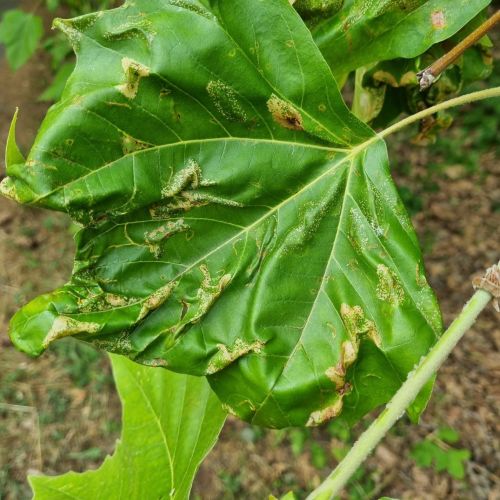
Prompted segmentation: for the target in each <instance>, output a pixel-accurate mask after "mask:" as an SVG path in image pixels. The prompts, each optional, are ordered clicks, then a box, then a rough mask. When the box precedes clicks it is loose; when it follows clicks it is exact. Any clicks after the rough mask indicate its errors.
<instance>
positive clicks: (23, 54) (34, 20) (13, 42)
mask: <svg viewBox="0 0 500 500" xmlns="http://www.w3.org/2000/svg"><path fill="white" fill-rule="evenodd" d="M42 35H43V25H42V20H41V19H40V17H38V16H35V15H33V14H30V13H26V12H23V11H21V10H17V9H13V10H8V11H7V12H5V14H4V15H3V17H2V20H1V22H0V43H3V44H5V47H6V53H7V60H8V62H9V64H10V65H11V67H12V68H13V69H19V68H20V67H21V66H22V65H23V64H24V63H25V62H26V61H27V60H28V59H29V58H30V57H31V56H32V55H33V54H34V52H35V50H36V48H37V47H38V44H39V43H40V40H41V38H42Z"/></svg>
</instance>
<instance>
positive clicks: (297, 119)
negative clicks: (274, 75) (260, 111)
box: [267, 94, 304, 130]
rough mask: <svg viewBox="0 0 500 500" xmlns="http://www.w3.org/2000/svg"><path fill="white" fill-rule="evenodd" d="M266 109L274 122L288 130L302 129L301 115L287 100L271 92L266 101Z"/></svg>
mask: <svg viewBox="0 0 500 500" xmlns="http://www.w3.org/2000/svg"><path fill="white" fill-rule="evenodd" d="M267 109H268V110H269V112H270V113H271V114H272V115H273V119H274V121H275V122H276V123H278V124H279V125H281V126H282V127H285V128H288V129H290V130H304V125H303V121H302V115H301V114H300V113H299V111H297V110H296V109H295V108H294V107H293V106H292V105H291V104H290V103H289V102H287V101H284V100H283V99H280V98H279V97H278V96H277V95H275V94H273V95H271V97H270V98H269V100H268V101H267Z"/></svg>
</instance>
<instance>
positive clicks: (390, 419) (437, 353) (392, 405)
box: [307, 266, 498, 500]
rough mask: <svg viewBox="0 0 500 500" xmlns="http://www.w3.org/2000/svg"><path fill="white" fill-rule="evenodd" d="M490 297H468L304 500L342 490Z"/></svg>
mask: <svg viewBox="0 0 500 500" xmlns="http://www.w3.org/2000/svg"><path fill="white" fill-rule="evenodd" d="M491 270H496V272H497V273H498V266H493V268H490V270H488V272H490V271H491ZM492 298H493V297H492V294H490V293H489V292H487V291H485V290H483V289H480V290H478V291H477V292H476V293H475V294H474V295H473V296H472V298H471V300H470V301H469V302H468V303H467V304H466V305H465V307H464V308H463V310H462V312H461V313H460V314H459V316H458V317H457V318H456V319H455V320H454V321H453V323H452V324H451V325H450V327H449V328H448V330H447V331H446V332H445V333H444V334H443V336H442V337H441V338H440V339H439V340H438V341H437V342H436V344H435V345H434V347H433V348H432V349H431V350H430V352H429V354H427V356H425V357H424V358H423V359H422V360H421V362H420V364H419V365H418V366H417V367H416V368H415V370H414V371H413V372H411V373H410V375H409V376H408V378H407V379H406V381H405V382H404V383H403V385H402V386H401V387H400V389H399V390H398V392H397V393H396V394H395V395H394V397H393V398H392V400H391V401H390V402H389V403H388V404H387V406H386V408H385V410H384V411H383V412H382V413H381V414H380V415H379V416H378V417H377V419H376V420H375V421H374V422H373V423H372V424H371V425H370V427H369V428H368V429H367V430H366V431H365V432H364V433H363V434H362V435H361V437H360V438H359V440H358V441H357V442H356V443H355V444H354V446H353V447H352V448H351V449H350V450H349V453H348V454H347V455H346V456H345V458H344V459H343V460H342V462H340V464H339V465H338V466H337V468H336V469H335V470H334V471H333V472H332V473H331V474H330V475H329V476H328V477H327V478H326V479H325V481H324V482H323V483H322V484H321V485H320V486H319V487H318V488H316V489H315V490H314V491H313V492H312V493H311V494H310V495H309V496H308V497H307V500H326V499H330V498H333V496H334V495H336V494H338V493H339V492H340V491H341V490H342V488H343V487H344V486H345V485H346V483H347V482H348V481H349V479H350V478H351V476H352V475H353V474H354V473H355V472H356V470H357V469H358V467H359V466H360V465H361V464H362V463H363V462H364V460H365V459H366V458H367V457H368V455H369V454H370V453H371V452H372V451H373V449H374V448H375V447H376V446H377V444H378V443H379V442H380V441H381V440H382V438H383V437H384V436H385V435H386V434H387V432H388V431H389V429H390V428H391V427H392V426H393V425H394V424H395V423H396V422H397V420H399V418H401V416H402V415H403V414H404V412H405V410H406V409H407V408H408V406H409V405H410V404H411V403H412V401H413V400H414V399H415V398H416V396H417V395H418V393H419V392H420V390H421V389H422V387H423V386H424V385H425V384H426V382H428V380H429V379H430V378H431V377H432V376H433V375H434V374H435V373H436V372H437V370H438V369H439V367H440V366H441V365H442V364H443V362H444V361H445V360H446V358H447V357H448V356H449V354H450V353H451V351H452V350H453V349H454V348H455V346H456V345H457V343H458V342H459V340H460V339H461V338H462V337H463V336H464V334H465V333H466V332H467V331H468V330H469V329H470V328H471V326H472V325H473V324H474V322H475V320H476V318H477V317H478V315H479V314H480V313H481V311H482V310H483V309H484V308H485V307H486V306H487V305H488V303H489V302H490V301H491V300H492Z"/></svg>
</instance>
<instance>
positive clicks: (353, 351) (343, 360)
mask: <svg viewBox="0 0 500 500" xmlns="http://www.w3.org/2000/svg"><path fill="white" fill-rule="evenodd" d="M358 351H359V339H354V340H353V341H351V340H346V341H344V342H342V346H341V351H340V359H339V362H338V363H337V365H336V366H332V367H330V368H328V369H327V370H326V372H325V375H326V376H327V377H328V378H329V379H330V380H331V381H332V382H333V383H334V384H335V388H336V389H337V390H338V391H340V390H341V389H343V388H344V387H345V376H346V373H347V369H348V368H349V367H350V366H351V365H352V364H353V363H354V361H356V359H357V357H358Z"/></svg>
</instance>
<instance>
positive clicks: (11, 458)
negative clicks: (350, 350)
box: [0, 57, 500, 500]
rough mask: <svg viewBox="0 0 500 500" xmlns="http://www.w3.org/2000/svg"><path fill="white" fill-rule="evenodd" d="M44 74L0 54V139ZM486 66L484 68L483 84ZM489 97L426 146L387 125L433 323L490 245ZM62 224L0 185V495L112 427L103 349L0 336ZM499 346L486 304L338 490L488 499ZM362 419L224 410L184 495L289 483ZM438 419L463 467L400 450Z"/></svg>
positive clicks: (458, 302) (493, 198) (22, 491)
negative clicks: (455, 471) (418, 398)
mask: <svg viewBox="0 0 500 500" xmlns="http://www.w3.org/2000/svg"><path fill="white" fill-rule="evenodd" d="M497 70H498V68H497ZM49 78H50V74H49V73H48V71H47V64H46V61H45V60H44V58H43V57H41V58H38V59H36V60H35V61H34V62H32V63H30V64H29V65H27V66H25V67H24V68H22V69H21V70H20V71H18V72H17V73H16V74H12V73H11V72H10V70H9V69H8V68H7V66H6V63H5V61H1V62H0V81H1V82H2V92H1V93H0V150H3V147H4V140H5V137H6V135H7V130H8V126H9V122H10V119H11V117H12V115H13V112H14V110H15V107H16V106H19V107H20V110H21V114H20V120H19V123H18V132H19V133H18V139H19V143H20V145H21V147H22V148H23V149H24V150H27V149H28V148H29V145H30V144H31V141H32V139H33V137H34V134H35V132H36V129H37V127H38V125H39V123H40V121H41V119H42V118H43V115H44V113H45V111H46V105H45V104H41V103H38V102H37V96H38V95H39V94H40V93H41V92H42V90H43V89H44V87H45V86H46V84H47V82H48V81H49ZM499 79H500V74H499V72H498V71H497V72H496V76H495V77H494V80H496V82H495V83H496V84H498V80H499ZM499 110H500V108H499V106H498V105H493V104H481V105H476V106H475V107H472V108H466V109H463V110H462V111H461V112H460V113H459V115H458V117H457V120H456V123H455V125H454V126H453V127H452V129H451V130H450V131H448V132H446V133H444V134H443V135H442V137H441V138H440V140H439V143H438V145H437V146H435V147H431V148H418V147H415V146H412V145H411V144H410V141H409V135H399V136H398V137H394V138H391V143H390V156H391V162H392V165H393V170H394V172H395V176H396V179H397V182H398V186H399V187H400V188H401V192H402V194H403V197H404V198H405V201H406V202H407V204H408V207H409V209H410V210H411V211H412V213H413V215H414V216H413V220H414V224H415V226H416V228H417V231H418V234H419V236H420V239H421V242H422V246H423V248H424V252H425V261H426V266H427V271H428V276H429V281H430V283H431V284H432V286H433V287H434V289H435V291H436V293H437V295H438V298H439V300H440V303H441V307H442V310H443V315H444V319H445V323H446V324H449V322H450V321H451V320H452V319H453V317H454V316H455V315H456V314H457V313H458V312H459V311H460V309H461V307H462V305H463V303H464V302H465V301H466V300H467V298H468V297H469V296H470V295H471V293H472V289H471V285H470V281H471V277H472V276H473V275H475V274H476V273H480V272H481V271H482V270H484V269H485V268H486V267H487V266H489V265H491V264H492V263H494V262H496V261H498V260H499V258H500V231H499V227H500V163H499V160H498V143H497V133H498V129H497V128H496V127H498V125H497V124H498V118H499ZM492 118H493V119H492ZM2 171H3V169H2ZM72 230H73V228H72V226H71V223H70V221H69V220H68V219H67V218H65V217H64V216H62V215H59V214H54V213H50V212H46V211H41V210H33V209H30V208H25V207H20V206H17V205H15V204H14V203H12V202H10V201H7V200H5V199H3V198H0V296H1V300H0V499H6V500H23V499H25V498H30V490H29V487H28V485H27V483H26V479H25V478H26V475H27V473H29V472H36V471H43V472H44V473H48V474H57V473H63V472H65V471H68V470H70V469H73V470H77V471H80V470H85V469H88V468H93V467H97V466H98V465H99V463H100V462H101V461H102V459H103V457H104V456H105V455H106V454H107V453H110V452H112V450H113V447H114V442H115V439H116V438H117V437H118V435H119V429H120V404H119V401H118V398H117V396H116V394H115V391H114V386H113V382H112V378H111V375H110V368H109V364H108V362H107V359H106V357H105V356H104V355H102V354H100V353H96V352H95V351H93V350H92V349H90V348H88V347H83V346H81V345H79V344H76V343H75V342H71V341H67V342H62V343H61V344H60V345H59V347H57V348H56V349H52V350H50V351H49V352H48V353H47V354H45V355H44V356H42V357H41V358H40V359H37V360H31V359H28V358H27V357H25V356H24V355H22V354H20V353H18V352H17V351H16V350H14V349H13V348H12V347H11V345H10V342H9V340H8V337H7V322H8V319H9V317H10V316H11V315H12V314H13V313H14V312H15V310H16V309H17V308H18V307H19V306H20V305H22V304H24V303H25V302H26V301H27V300H29V299H30V298H32V297H33V296H35V295H37V294H39V293H41V292H45V291H47V290H50V289H52V288H54V287H56V286H58V285H60V284H62V283H64V281H65V280H66V279H67V278H68V277H69V275H70V270H71V263H72V252H73V242H72V237H71V232H72ZM499 348H500V328H499V316H498V315H497V314H496V313H495V312H494V311H493V309H492V308H489V309H488V310H486V311H485V312H484V313H483V314H482V315H481V317H480V318H479V320H478V322H477V323H476V324H475V326H474V327H473V328H472V329H471V331H470V332H469V333H468V334H467V336H466V337H465V338H464V340H463V341H462V342H461V343H460V345H459V346H458V347H457V348H456V349H455V351H454V352H453V354H452V355H451V357H450V358H449V360H448V361H447V362H446V364H445V366H444V367H443V368H442V370H441V371H440V373H439V377H438V380H437V384H436V388H435V391H434V395H433V398H432V400H431V402H430V404H429V407H428V409H427V411H426V412H425V414H424V416H423V418H422V421H421V423H420V424H419V425H412V424H410V423H409V421H408V420H407V419H406V418H404V419H402V420H401V421H400V422H399V423H398V424H397V426H396V427H395V429H393V431H392V432H391V434H390V435H389V436H388V437H387V438H386V439H385V440H384V442H383V444H382V445H380V446H379V448H378V449H377V451H376V454H375V455H374V456H373V457H372V458H371V459H370V460H369V461H368V462H367V463H366V465H365V466H364V468H363V470H362V471H360V473H359V474H358V475H357V477H356V478H355V480H354V482H353V483H352V484H351V486H350V487H349V489H348V492H347V493H346V494H345V498H349V499H358V498H359V499H371V498H379V497H380V496H382V495H388V496H391V497H394V498H400V499H408V500H410V499H411V500H418V499H426V500H427V499H429V500H432V499H445V498H446V499H485V500H486V499H488V500H496V499H500V477H499V475H498V471H499V470H500V466H499V464H500V442H499V437H500V433H499V430H500V429H499V427H500V406H499V401H500V389H499V388H500V385H499V378H500V372H499V366H500V363H499V361H500V353H499ZM369 420H370V418H368V419H366V420H365V422H363V423H361V424H360V425H358V426H357V427H356V428H355V429H354V430H353V431H352V432H349V431H347V430H346V429H345V428H343V427H342V425H341V424H335V425H332V426H328V427H326V428H322V429H315V430H313V431H303V430H292V431H279V432H278V431H264V430H262V429H259V428H256V427H252V426H249V425H247V424H244V423H242V422H239V421H236V420H234V419H230V420H229V421H228V423H227V425H226V427H225V428H224V430H223V432H222V436H221V439H220V441H219V442H218V444H217V445H216V447H215V449H214V450H213V451H212V453H211V455H210V457H209V459H208V460H207V461H206V462H205V464H204V465H203V466H202V468H201V470H200V473H199V475H198V477H197V480H196V484H195V488H194V496H195V497H196V496H197V497H199V498H203V499H210V500H211V499H233V498H235V499H236V498H238V499H247V498H248V499H256V498H267V495H268V494H269V493H270V492H273V493H274V494H276V495H277V494H280V493H284V492H286V491H288V490H291V489H293V490H295V491H297V492H298V493H299V497H300V494H301V492H306V491H308V490H310V489H311V488H312V487H314V486H316V485H318V484H319V482H320V480H321V478H322V477H324V476H325V475H326V474H327V472H328V471H329V470H330V469H331V468H332V467H334V465H335V464H336V463H337V461H338V459H340V458H341V456H342V454H343V453H345V449H346V448H347V447H348V446H349V443H351V442H353V440H354V439H355V438H356V436H357V435H359V433H360V432H361V431H362V429H363V428H364V427H365V426H366V425H367V422H368V421H369ZM443 426H445V427H451V428H453V429H455V430H456V431H457V432H458V434H459V436H460V439H459V441H458V442H457V443H454V444H453V445H451V446H452V448H455V449H466V450H469V452H470V459H469V460H468V461H467V462H466V464H465V477H464V479H463V480H457V479H453V478H452V477H451V476H450V475H449V474H448V473H446V472H437V471H436V470H435V469H434V468H425V469H424V468H421V467H419V466H417V465H416V463H415V461H414V460H413V459H412V458H411V456H410V451H411V450H412V449H414V448H415V445H416V444H417V443H419V442H421V441H422V440H423V439H425V438H429V437H430V438H431V439H434V438H435V436H436V433H437V432H438V430H439V429H440V428H441V427H443ZM439 446H441V447H443V448H445V449H447V448H448V449H449V445H446V444H444V443H443V442H439Z"/></svg>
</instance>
